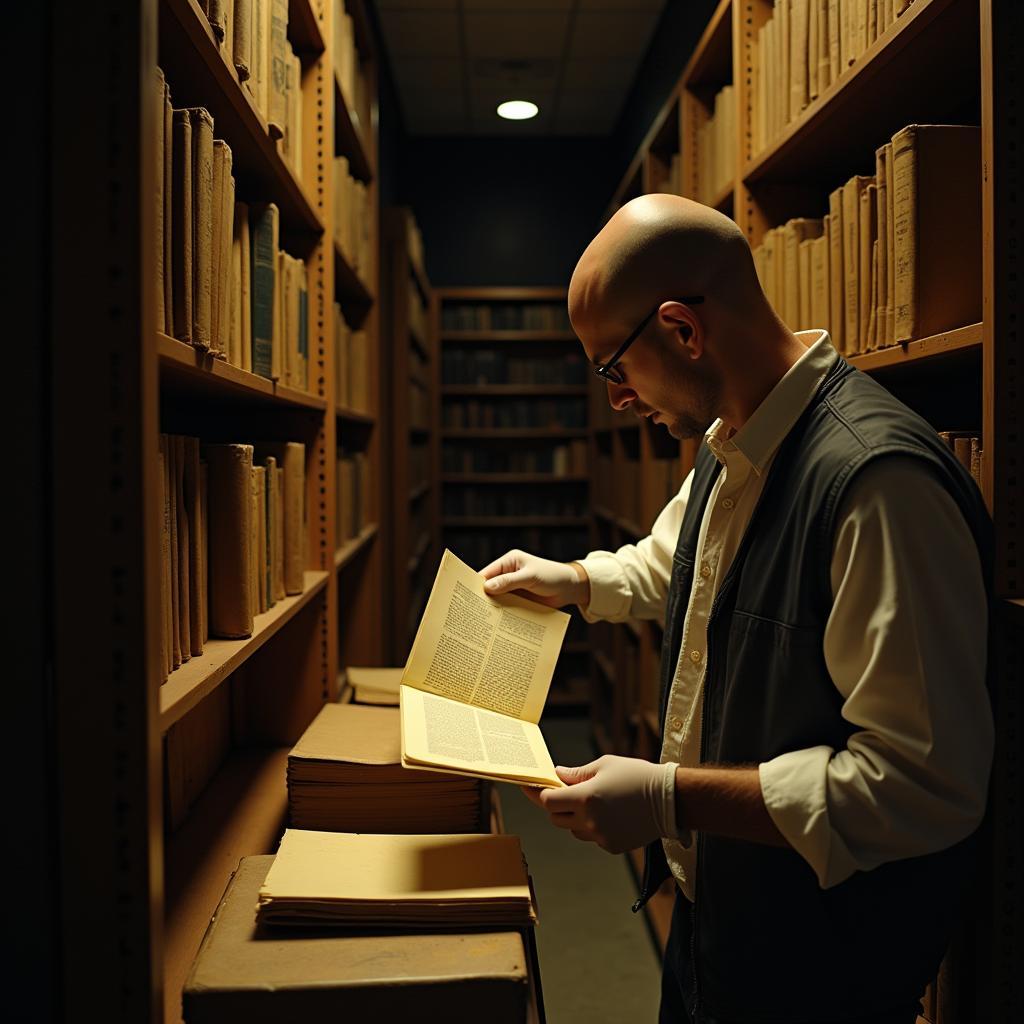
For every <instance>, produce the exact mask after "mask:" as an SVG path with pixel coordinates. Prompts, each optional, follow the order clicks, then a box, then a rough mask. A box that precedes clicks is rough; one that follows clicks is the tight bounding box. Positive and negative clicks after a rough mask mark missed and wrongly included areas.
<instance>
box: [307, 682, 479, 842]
mask: <svg viewBox="0 0 1024 1024" xmlns="http://www.w3.org/2000/svg"><path fill="white" fill-rule="evenodd" d="M355 672H356V676H355V679H356V681H358V680H359V678H360V676H359V670H358V669H356V670H355ZM378 699H383V698H382V697H380V698H378ZM489 795H490V794H489V790H488V789H487V787H486V784H485V783H483V782H481V781H480V780H479V779H471V778H467V777H464V776H460V775H450V774H444V773H441V772H422V771H412V770H410V769H408V768H403V767H402V755H401V736H400V724H399V712H398V709H397V708H394V707H386V706H378V707H370V706H364V705H361V704H326V705H324V707H323V708H322V709H321V711H320V713H319V714H318V715H317V717H316V718H315V719H313V721H312V723H311V724H310V726H309V728H308V729H307V730H306V731H305V733H303V735H302V738H301V739H300V740H299V742H298V743H296V744H295V747H294V749H293V750H292V752H291V753H290V754H289V755H288V805H289V808H290V813H291V819H290V820H291V824H292V825H293V826H294V827H295V828H301V829H320V830H323V831H331V832H384V833H401V834H406V833H417V832H418V833H432V832H480V831H486V830H487V829H488V828H489V816H490V810H489V803H488V801H489Z"/></svg>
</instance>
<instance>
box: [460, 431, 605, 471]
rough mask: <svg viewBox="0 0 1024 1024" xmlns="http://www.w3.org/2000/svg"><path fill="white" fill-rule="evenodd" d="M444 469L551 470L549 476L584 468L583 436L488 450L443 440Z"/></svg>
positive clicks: (584, 440) (584, 444) (584, 443)
mask: <svg viewBox="0 0 1024 1024" xmlns="http://www.w3.org/2000/svg"><path fill="white" fill-rule="evenodd" d="M441 465H442V468H443V470H444V472H445V473H550V474H551V475H552V476H565V475H567V474H572V475H575V474H578V473H585V472H586V471H587V441H586V439H585V438H579V439H578V440H573V441H569V442H567V443H562V444H556V445H550V444H545V445H543V446H542V447H533V448H526V447H521V448H517V449H515V450H500V449H495V450H489V449H485V448H481V447H480V446H479V445H471V444H465V443H455V442H453V441H446V442H445V445H444V448H443V449H442V450H441Z"/></svg>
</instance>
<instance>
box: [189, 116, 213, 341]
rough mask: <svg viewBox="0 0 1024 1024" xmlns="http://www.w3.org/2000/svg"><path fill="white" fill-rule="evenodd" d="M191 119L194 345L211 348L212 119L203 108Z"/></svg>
mask: <svg viewBox="0 0 1024 1024" xmlns="http://www.w3.org/2000/svg"><path fill="white" fill-rule="evenodd" d="M189 114H190V116H191V119H192V344H193V345H195V347H196V348H199V349H209V348H210V343H211V341H212V333H211V328H212V322H213V321H212V316H213V305H212V301H213V287H212V286H213V118H212V117H211V116H210V112H209V111H208V110H206V109H205V108H204V107H192V108H191V109H190V110H189Z"/></svg>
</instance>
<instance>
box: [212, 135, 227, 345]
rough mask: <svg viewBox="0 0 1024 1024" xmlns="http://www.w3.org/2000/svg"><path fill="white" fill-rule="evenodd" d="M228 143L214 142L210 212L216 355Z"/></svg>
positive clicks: (219, 316) (222, 141) (213, 329)
mask: <svg viewBox="0 0 1024 1024" xmlns="http://www.w3.org/2000/svg"><path fill="white" fill-rule="evenodd" d="M227 148H228V147H227V143H226V142H224V140H223V139H214V140H213V193H212V203H211V211H210V348H211V349H212V350H213V352H214V353H215V354H216V353H217V352H218V349H219V348H220V345H219V341H220V326H221V324H220V318H221V302H220V300H221V271H222V269H223V267H222V263H221V244H220V236H221V231H222V229H223V227H224V224H223V217H224V159H225V151H226V150H227Z"/></svg>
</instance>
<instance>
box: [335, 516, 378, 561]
mask: <svg viewBox="0 0 1024 1024" xmlns="http://www.w3.org/2000/svg"><path fill="white" fill-rule="evenodd" d="M379 532H380V527H379V526H378V525H377V524H376V523H369V524H368V525H366V526H364V527H363V528H362V529H361V530H360V531H359V535H358V536H356V537H353V538H352V539H351V540H347V541H345V542H344V543H343V544H341V545H340V546H339V547H338V549H337V550H336V551H335V552H334V568H335V569H336V570H337V571H338V572H341V570H342V569H345V568H347V567H348V566H350V565H351V564H352V563H353V562H354V561H355V560H356V559H357V558H358V557H359V555H360V554H361V553H362V552H363V551H364V550H365V549H366V548H367V547H369V546H370V544H372V543H373V541H374V538H376V536H377V534H378V533H379Z"/></svg>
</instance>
